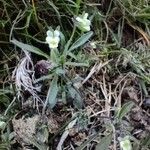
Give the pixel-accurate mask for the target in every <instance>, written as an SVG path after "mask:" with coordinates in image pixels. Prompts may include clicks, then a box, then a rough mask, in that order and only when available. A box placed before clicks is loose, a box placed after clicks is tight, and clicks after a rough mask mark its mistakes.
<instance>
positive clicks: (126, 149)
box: [120, 136, 132, 150]
mask: <svg viewBox="0 0 150 150" xmlns="http://www.w3.org/2000/svg"><path fill="white" fill-rule="evenodd" d="M120 147H121V149H122V150H132V145H131V142H130V140H129V138H128V136H126V137H124V138H123V139H121V140H120Z"/></svg>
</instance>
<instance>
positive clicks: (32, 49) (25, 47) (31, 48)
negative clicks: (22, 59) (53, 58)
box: [11, 39, 49, 59]
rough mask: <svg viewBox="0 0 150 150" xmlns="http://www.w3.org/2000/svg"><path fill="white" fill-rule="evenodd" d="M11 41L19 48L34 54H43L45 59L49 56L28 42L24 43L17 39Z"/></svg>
mask: <svg viewBox="0 0 150 150" xmlns="http://www.w3.org/2000/svg"><path fill="white" fill-rule="evenodd" d="M11 42H12V43H13V44H15V45H17V46H18V47H19V48H21V49H23V50H27V51H29V52H32V53H35V54H37V55H40V56H44V57H46V58H47V59H49V56H48V55H47V54H46V53H44V52H42V51H41V50H40V49H38V48H37V47H34V46H31V45H28V44H24V43H22V42H19V41H17V40H16V39H13V40H11Z"/></svg>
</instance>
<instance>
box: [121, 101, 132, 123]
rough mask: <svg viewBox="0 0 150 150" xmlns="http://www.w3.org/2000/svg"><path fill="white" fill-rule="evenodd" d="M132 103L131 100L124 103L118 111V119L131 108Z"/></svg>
mask: <svg viewBox="0 0 150 150" xmlns="http://www.w3.org/2000/svg"><path fill="white" fill-rule="evenodd" d="M133 105H134V103H133V102H132V101H129V102H127V103H125V104H124V105H123V106H122V108H121V109H120V111H119V113H118V119H120V120H121V119H122V118H123V117H124V116H125V115H126V114H127V113H128V112H129V111H130V110H131V108H132V107H133Z"/></svg>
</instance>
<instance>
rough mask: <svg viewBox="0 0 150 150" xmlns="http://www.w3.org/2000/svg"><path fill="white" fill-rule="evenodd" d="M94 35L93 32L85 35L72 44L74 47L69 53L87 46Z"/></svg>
mask: <svg viewBox="0 0 150 150" xmlns="http://www.w3.org/2000/svg"><path fill="white" fill-rule="evenodd" d="M92 35H93V32H92V31H90V32H87V33H85V34H83V35H82V36H81V37H80V38H79V39H78V40H77V41H76V42H75V43H73V44H72V46H71V47H70V48H69V51H72V50H74V49H77V48H78V47H80V46H82V45H83V44H85V43H86V42H87V41H88V40H89V39H90V38H91V36H92Z"/></svg>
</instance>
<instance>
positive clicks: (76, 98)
mask: <svg viewBox="0 0 150 150" xmlns="http://www.w3.org/2000/svg"><path fill="white" fill-rule="evenodd" d="M68 91H69V94H70V96H71V97H72V98H73V100H74V101H73V104H74V105H75V107H76V108H78V109H82V107H83V100H82V98H81V96H80V93H79V92H78V91H77V89H75V88H73V87H71V86H68Z"/></svg>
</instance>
